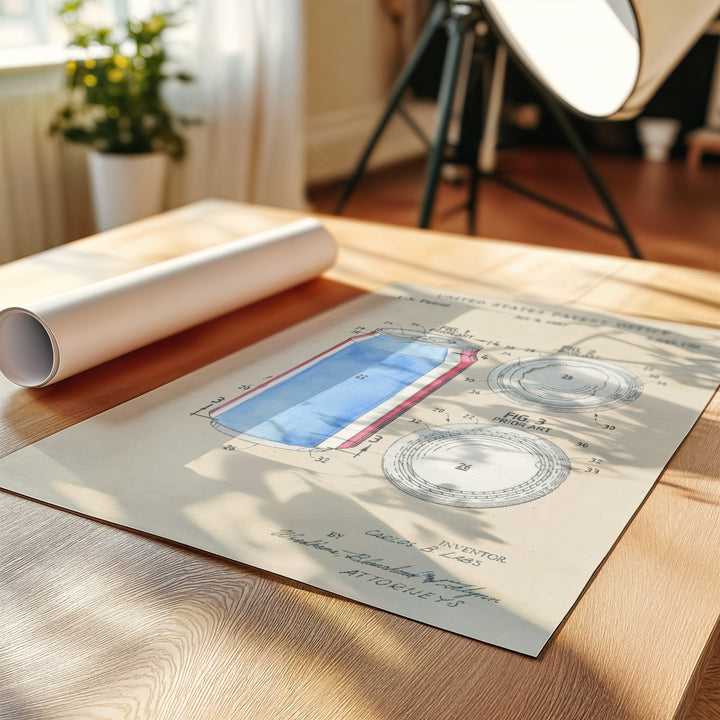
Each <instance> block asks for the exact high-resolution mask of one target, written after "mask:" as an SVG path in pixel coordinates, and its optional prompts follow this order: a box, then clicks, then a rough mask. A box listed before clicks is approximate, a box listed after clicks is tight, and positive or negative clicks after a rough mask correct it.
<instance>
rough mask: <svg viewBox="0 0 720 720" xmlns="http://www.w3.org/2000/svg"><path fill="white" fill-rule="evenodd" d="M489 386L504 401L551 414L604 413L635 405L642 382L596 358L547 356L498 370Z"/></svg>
mask: <svg viewBox="0 0 720 720" xmlns="http://www.w3.org/2000/svg"><path fill="white" fill-rule="evenodd" d="M488 385H489V386H490V388H491V389H492V390H493V391H494V392H495V393H496V394H498V395H500V396H501V397H503V398H505V399H506V400H510V402H513V403H516V404H518V405H524V406H526V407H531V408H536V409H540V410H546V411H551V412H561V413H562V412H601V411H603V410H610V409H611V408H616V407H620V406H621V405H627V404H628V403H631V402H633V401H634V400H636V399H637V398H638V397H640V394H641V393H642V391H643V384H642V381H641V380H640V379H639V378H638V377H636V376H635V375H634V374H633V373H631V372H630V371H629V370H625V369H624V368H620V367H617V366H616V365H612V364H611V363H608V362H604V361H602V360H596V359H595V358H588V357H573V356H566V355H545V356H542V357H530V358H520V359H518V360H512V361H510V362H507V363H504V364H502V365H499V366H498V367H496V368H495V369H494V370H492V372H491V373H490V374H489V375H488Z"/></svg>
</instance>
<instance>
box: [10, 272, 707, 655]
mask: <svg viewBox="0 0 720 720" xmlns="http://www.w3.org/2000/svg"><path fill="white" fill-rule="evenodd" d="M719 368H720V337H719V335H718V333H717V332H715V331H713V330H709V329H705V328H698V327H691V326H681V325H672V324H661V323H655V322H650V321H645V320H640V319H633V318H628V317H622V316H616V315H613V316H611V315H603V314H598V313H596V312H593V311H589V310H583V309H579V308H565V307H557V306H549V305H540V304H532V303H528V302H520V301H518V302H517V303H513V302H511V301H507V300H495V299H492V298H480V297H472V296H467V295H457V296H454V295H452V294H450V293H447V292H444V291H443V292H440V291H437V292H436V291H433V290H430V289H421V288H416V287H400V286H397V287H392V288H388V289H385V290H383V291H381V292H378V293H374V294H368V295H365V296H363V297H362V298H360V299H358V300H355V301H352V302H350V303H347V304H346V305H343V306H341V307H339V308H337V309H335V310H332V311H330V312H328V313H325V314H323V315H320V316H317V317H316V318H314V319H313V320H311V321H309V322H306V323H303V324H300V325H297V326H295V327H294V328H292V329H290V330H288V331H286V332H283V333H281V334H279V335H277V336H274V337H272V338H270V339H268V340H266V341H264V342H261V343H259V344H258V345H256V346H253V347H251V348H248V349H246V350H243V351H241V352H239V353H237V354H234V355H232V356H229V357H227V358H225V359H223V360H221V361H219V362H217V363H214V364H212V365H210V366H208V367H206V368H203V369H201V370H199V371H197V372H194V373H192V374H190V375H188V376H186V377H184V378H181V379H179V380H177V381H175V382H173V383H170V384H168V385H166V386H164V387H162V388H159V389H158V390H156V391H154V392H151V393H148V394H147V395H145V396H142V397H140V398H137V399H136V400H133V401H130V402H128V403H125V404H124V405H121V406H119V407H117V408H114V409H112V410H109V411H107V412H105V413H103V414H101V415H99V416H97V417H95V418H92V419H90V420H87V421H85V422H83V423H80V424H78V425H76V426H74V427H72V428H70V429H68V430H65V431H63V432H60V433H58V434H56V435H54V436H51V437H49V438H47V439H45V440H43V441H41V442H39V443H37V444H36V445H34V446H32V447H29V448H26V449H24V450H21V451H19V452H16V453H14V454H13V455H10V456H8V457H6V458H5V459H3V460H2V461H0V485H1V486H2V487H5V488H7V489H10V490H13V491H16V492H19V493H22V494H24V495H27V496H30V497H33V498H38V499H41V500H43V501H46V502H49V503H53V504H56V505H59V506H61V507H65V508H69V509H72V510H76V511H79V512H82V513H86V514H88V515H91V516H94V517H97V518H100V519H103V520H107V521H111V522H113V523H118V524H120V525H124V526H126V527H128V528H133V529H137V530H141V531H144V532H147V533H151V534H153V535H156V536H160V537H164V538H169V539H172V540H175V541H178V542H181V543H184V544H187V545H190V546H194V547H197V548H200V549H202V550H206V551H209V552H211V553H216V554H219V555H222V556H225V557H228V558H232V559H235V560H238V561H240V562H243V563H248V564H250V565H254V566H257V567H260V568H264V569H266V570H269V571H272V572H275V573H279V574H282V575H285V576H287V577H290V578H294V579H296V580H299V581H302V582H304V583H307V584H309V585H312V586H315V587H318V588H323V589H325V590H329V591H331V592H334V593H337V594H339V595H343V596H346V597H349V598H353V599H355V600H358V601H360V602H363V603H367V604H368V605H372V606H375V607H378V608H382V609H384V610H387V611H390V612H393V613H397V614H399V615H403V616H406V617H409V618H412V619H414V620H417V621H420V622H424V623H428V624H431V625H435V626H437V627H440V628H444V629H446V630H449V631H452V632H456V633H459V634H462V635H466V636H469V637H472V638H476V639H478V640H482V641H485V642H488V643H492V644H495V645H499V646H501V647H504V648H509V649H511V650H515V651H518V652H521V653H525V654H528V655H532V656H536V655H538V653H539V652H540V651H541V649H542V648H543V646H544V645H545V644H546V642H547V641H548V639H549V638H550V637H551V635H552V633H553V632H554V630H555V629H556V628H557V627H558V625H559V624H560V622H561V621H562V619H563V617H564V616H565V615H566V614H567V613H568V612H569V611H570V609H571V607H572V606H573V604H574V603H575V601H576V600H577V598H578V596H579V594H580V593H581V592H582V590H583V588H584V586H585V585H586V584H587V582H588V581H589V579H590V578H591V576H592V574H593V572H594V571H595V569H596V568H597V566H598V565H599V564H600V562H601V561H602V560H603V558H604V557H605V555H606V554H607V553H608V551H609V550H610V548H611V547H612V545H613V544H614V542H615V541H616V539H617V537H618V536H619V534H620V533H621V532H622V530H623V528H624V527H625V525H626V524H627V523H628V522H629V520H630V518H631V517H632V515H633V513H634V512H635V511H636V509H637V508H638V506H639V504H640V503H641V501H642V500H643V498H644V497H645V495H646V494H647V493H648V491H649V490H650V489H651V488H652V486H653V483H654V482H655V480H656V479H657V477H658V475H659V474H660V472H661V471H662V469H663V467H664V466H665V464H666V463H667V462H668V460H669V459H670V457H671V456H672V454H673V453H674V451H675V449H676V448H677V446H678V445H679V443H680V442H681V441H682V439H683V438H684V437H685V435H686V434H687V433H688V431H689V430H690V429H691V427H692V425H693V424H694V422H695V421H696V420H697V418H698V416H699V414H700V413H701V412H702V410H703V408H704V407H705V405H706V404H707V402H708V401H709V400H710V398H711V396H712V394H713V393H714V391H715V388H716V386H717V382H718V370H719Z"/></svg>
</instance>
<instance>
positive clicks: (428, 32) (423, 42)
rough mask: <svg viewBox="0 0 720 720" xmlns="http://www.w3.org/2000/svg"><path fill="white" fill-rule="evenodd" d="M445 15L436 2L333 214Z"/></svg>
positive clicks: (359, 173)
mask: <svg viewBox="0 0 720 720" xmlns="http://www.w3.org/2000/svg"><path fill="white" fill-rule="evenodd" d="M446 15H447V2H446V0H437V2H436V3H435V6H434V7H433V9H432V11H431V13H430V16H429V17H428V19H427V22H426V23H425V27H424V28H423V30H422V33H421V34H420V38H419V39H418V42H417V45H416V46H415V49H414V50H413V54H412V56H411V58H410V60H409V61H408V63H407V64H406V65H405V68H404V69H403V71H402V73H401V74H400V77H399V78H398V79H397V82H396V83H395V87H394V88H393V91H392V94H391V95H390V99H389V100H388V103H387V105H386V107H385V112H384V113H383V115H382V117H381V118H380V121H379V122H378V124H377V126H376V128H375V131H374V132H373V134H372V136H371V137H370V140H369V141H368V143H367V145H366V146H365V149H364V150H363V153H362V155H361V156H360V160H358V163H357V165H356V167H355V171H354V172H353V174H352V176H351V177H350V179H349V180H348V181H347V183H346V184H345V187H344V188H343V192H342V195H341V196H340V199H339V200H338V202H337V204H336V206H335V212H336V213H340V212H342V209H343V207H345V203H346V202H347V200H348V198H349V197H350V195H352V193H353V191H354V190H355V188H356V187H357V184H358V182H360V178H361V177H362V175H363V173H364V172H365V166H366V165H367V163H368V160H369V159H370V155H371V154H372V151H373V150H374V149H375V145H376V144H377V142H378V140H379V139H380V136H381V135H382V134H383V131H384V130H385V127H386V125H387V124H388V122H389V121H390V118H391V117H392V115H393V113H394V112H395V110H396V109H397V106H398V104H399V103H400V100H401V99H402V96H403V95H404V93H405V90H407V88H408V86H409V85H410V80H411V79H412V76H413V73H414V72H415V68H416V67H417V65H418V64H419V62H420V60H421V59H422V57H423V55H424V54H425V51H426V50H427V47H428V45H429V44H430V41H431V40H432V38H433V35H434V34H435V31H436V30H437V29H438V28H439V27H440V26H441V25H442V23H443V22H444V20H445V17H446Z"/></svg>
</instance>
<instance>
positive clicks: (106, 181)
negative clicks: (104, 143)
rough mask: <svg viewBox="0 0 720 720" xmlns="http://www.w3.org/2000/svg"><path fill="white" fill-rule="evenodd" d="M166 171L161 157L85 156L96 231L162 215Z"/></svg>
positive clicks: (102, 154)
mask: <svg viewBox="0 0 720 720" xmlns="http://www.w3.org/2000/svg"><path fill="white" fill-rule="evenodd" d="M167 168H168V156H167V155H165V154H164V153H147V154H138V155H132V154H129V155H121V154H113V153H99V152H96V151H91V152H90V153H88V171H89V174H90V190H91V193H92V200H93V211H94V214H95V225H96V227H97V229H98V230H100V231H102V230H109V229H110V228H114V227H118V226H119V225H125V224H126V223H129V222H132V221H133V220H140V219H141V218H144V217H148V216H149V215H155V214H156V213H159V212H162V211H163V210H164V204H165V184H166V178H167Z"/></svg>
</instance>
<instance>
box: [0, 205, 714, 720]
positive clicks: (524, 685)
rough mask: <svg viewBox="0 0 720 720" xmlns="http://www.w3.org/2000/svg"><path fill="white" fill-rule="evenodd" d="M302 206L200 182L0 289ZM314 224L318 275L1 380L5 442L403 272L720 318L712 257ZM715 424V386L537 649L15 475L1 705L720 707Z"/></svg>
mask: <svg viewBox="0 0 720 720" xmlns="http://www.w3.org/2000/svg"><path fill="white" fill-rule="evenodd" d="M297 216H298V214H297V213H293V212H290V211H283V210H275V209H269V208H258V207H251V206H243V205H239V204H234V203H227V202H220V201H204V202H202V203H198V204H195V205H191V206H188V207H186V208H182V209H180V210H176V211H173V212H171V213H167V214H165V215H161V216H158V217H155V218H151V219H148V220H145V221H142V222H139V223H136V224H133V225H130V226H127V227H125V228H121V229H118V230H113V231H111V232H107V233H104V234H101V235H98V236H95V237H92V238H88V239H86V240H82V241H79V242H76V243H72V244H69V245H66V246H63V247H60V248H56V249H54V250H51V251H48V252H45V253H42V254H39V255H36V256H33V257H30V258H26V259H23V260H20V261H17V262H15V263H11V264H8V265H5V266H3V267H0V302H1V303H2V304H3V305H7V304H11V303H17V302H22V301H25V300H28V299H31V298H34V297H38V296H42V295H45V294H49V293H52V292H56V291H60V290H63V289H68V288H71V287H76V286H80V285H83V284H86V283H89V282H91V281H94V280H98V279H100V278H105V277H110V276H113V275H116V274H119V273H122V272H125V271H128V270H131V269H133V268H137V267H140V266H144V265H147V264H149V263H154V262H157V261H160V260H164V259H166V258H169V257H172V256H175V255H178V254H182V253H186V252H189V251H192V250H194V249H197V248H199V247H203V246H207V245H212V244H215V243H219V242H222V241H225V240H229V239H231V238H234V237H236V236H239V235H245V234H249V233H252V232H254V231H258V230H261V229H265V228H268V227H272V226H275V225H278V224H281V223H284V222H287V221H289V220H292V219H295V218H296V217H297ZM323 220H324V222H325V224H326V226H327V227H328V229H329V230H330V231H331V232H332V233H333V234H334V235H335V237H336V238H337V240H338V242H339V244H340V246H341V252H340V256H339V259H338V262H337V264H336V266H335V267H334V268H333V269H332V270H331V271H329V272H328V273H327V274H326V275H325V276H324V277H323V278H319V279H317V280H315V281H313V282H310V283H307V284H305V285H303V286H301V287H299V288H296V289H294V290H291V291H289V292H286V293H283V294H282V295H279V296H276V297H273V298H270V299H268V300H266V301H263V302H260V303H257V304H256V306H255V307H254V308H253V310H252V312H247V311H238V312H235V313H231V314H229V315H226V316H224V317H221V318H218V319H217V320H215V321H213V322H209V323H207V324H205V325H203V326H200V327H196V328H193V329H191V330H189V331H187V332H184V333H182V334H179V335H177V336H174V337H172V338H169V339H167V340H164V341H161V342H157V343H155V344H153V345H151V346H149V347H146V348H143V349H142V350H139V351H137V352H134V353H131V354H129V355H127V356H125V357H122V358H119V359H117V360H115V361H113V362H109V363H107V364H105V365H103V366H101V367H98V368H95V369H93V370H90V371H88V372H86V373H83V374H82V375H81V376H76V377H74V378H71V379H69V380H66V381H64V382H62V383H59V384H58V385H55V386H51V387H49V388H45V389H41V390H24V389H20V388H17V387H15V386H13V385H11V384H10V383H9V382H8V381H5V380H2V381H1V382H0V405H1V408H2V418H1V420H0V455H5V454H7V453H10V452H12V451H14V450H17V449H19V448H21V447H24V446H26V445H28V444H30V443H32V442H34V441H37V440H39V439H40V438H42V437H44V436H46V435H48V434H50V433H53V432H56V431H58V430H61V429H63V428H65V427H68V426H69V425H72V424H73V423H76V422H78V421H79V420H81V419H84V418H87V417H90V416H92V415H94V414H96V413H98V412H101V411H102V410H105V409H107V408H109V407H112V406H114V405H116V404H118V403H120V402H123V401H125V400H128V399H130V398H133V397H136V396H137V395H139V394H141V393H145V392H147V391H149V390H151V389H153V388H155V387H157V386H159V385H161V384H163V383H165V382H168V381H169V380H172V379H174V378H176V377H178V376H180V375H183V374H185V373H188V372H190V371H192V370H194V369H196V368H199V367H201V366H203V365H205V364H206V363H208V362H210V361H212V360H215V359H217V358H219V357H221V356H223V355H226V354H227V353H229V352H232V351H235V350H237V349H239V348H241V347H243V346H246V345H248V344H250V343H252V342H255V341H257V340H259V339H260V338H262V337H264V336H266V335H268V334H270V333H274V332H277V331H279V330H281V329H283V328H285V327H288V326H290V325H292V324H294V323H296V322H297V321H299V320H301V319H303V318H306V317H309V316H311V315H313V314H315V313H317V312H319V311H321V310H323V309H327V308H330V307H332V306H334V305H336V304H338V303H340V302H342V301H344V300H347V299H349V298H352V297H355V296H357V295H359V294H360V293H362V292H363V291H364V290H366V289H372V288H375V287H377V286H379V285H382V284H385V283H387V282H391V281H411V282H421V283H429V284H434V285H439V286H443V287H452V288H458V289H465V290H471V291H475V292H479V293H483V294H487V295H495V296H523V297H525V298H534V299H539V300H544V301H549V302H558V303H565V304H573V303H579V304H582V305H584V306H586V307H591V308H596V309H599V310H612V311H620V312H626V313H630V314H636V315H641V316H646V317H653V318H661V319H668V320H677V321H682V322H691V323H697V324H706V325H714V326H720V303H719V302H718V300H719V299H720V298H719V297H718V289H719V288H720V277H718V275H715V274H713V273H706V272H702V271H696V270H690V269H684V268H678V267H670V266H663V265H658V264H653V263H648V262H642V261H633V260H626V259H623V258H616V257H604V256H599V255H591V254H585V253H573V252H567V251H554V250H541V249H533V248H530V247H527V246H523V245H519V244H512V243H503V242H495V241H489V240H478V239H469V238H467V239H466V238H462V237H458V236H450V235H442V234H439V233H433V232H427V231H417V230H407V229H398V228H390V227H387V226H382V225H372V224H367V223H360V222H354V221H348V220H343V219H339V218H330V217H328V218H324V219H323ZM719 423H720V401H719V399H718V397H717V396H716V397H715V399H714V400H713V402H711V403H710V405H709V407H708V408H707V410H706V411H705V413H704V414H703V416H702V418H701V419H700V421H699V422H698V423H697V425H696V426H695V428H694V429H693V431H692V432H691V434H690V435H689V437H688V438H687V439H686V440H685V442H684V443H683V445H682V446H681V447H680V449H679V450H678V451H677V453H676V454H675V456H674V457H673V460H672V462H671V463H670V465H669V467H668V468H667V469H666V471H665V472H664V473H663V475H662V476H661V478H660V480H659V483H658V484H657V485H656V487H655V489H654V490H653V491H652V492H651V493H650V495H649V497H648V499H647V500H646V502H645V503H644V504H643V506H642V507H641V509H640V510H639V512H638V513H637V515H636V516H635V518H634V519H633V520H632V522H631V524H630V525H629V527H628V529H627V530H626V532H625V533H624V534H623V536H622V537H621V539H620V540H619V542H618V543H617V545H616V546H615V548H614V549H613V551H612V553H611V554H610V555H609V557H608V559H607V560H606V562H605V563H604V564H603V565H602V566H601V568H600V570H599V571H598V572H597V574H596V576H595V577H594V579H593V580H592V582H591V583H590V585H589V586H588V588H587V590H586V592H585V593H584V595H583V596H582V598H581V599H580V601H579V602H578V603H577V605H576V606H575V608H574V609H573V610H572V612H571V613H570V615H569V617H568V619H567V621H566V622H565V623H564V624H563V626H562V627H561V629H560V630H559V631H558V632H557V633H556V634H555V636H554V637H553V639H552V640H551V641H550V643H549V645H548V646H547V647H546V648H545V650H544V651H543V653H542V654H541V656H540V657H539V658H538V659H532V658H528V657H524V656H521V655H518V654H516V653H512V652H508V651H505V650H500V649H498V648H495V647H492V646H489V645H485V644H483V643H480V642H476V641H473V640H469V639H466V638H462V637H458V636H455V635H452V634H451V633H447V632H443V631H441V630H437V629H435V628H431V627H427V626H424V625H421V624H419V623H416V622H412V621H409V620H405V619H402V618H399V617H395V616H393V615H390V614H388V613H385V612H382V611H379V610H375V609H372V608H369V607H365V606H361V605H359V604H356V603H354V602H352V601H349V600H346V599H343V598H339V597H335V596H332V595H329V594H327V593H323V592H320V591H317V590H314V589H312V588H308V587H304V586H301V585H299V584H297V583H294V582H291V581H288V580H285V579H283V578H280V577H276V576H273V575H271V574H269V573H265V572H260V571H257V570H254V569H252V568H250V567H246V566H242V565H239V564H237V563H233V562H228V561H224V560H221V559H217V558H213V557H209V556H207V555H203V554H201V553H197V552H195V551H191V550H189V549H186V548H182V547H178V546H175V545H172V544H170V543H166V542H160V541H157V540H154V539H152V538H148V537H144V536H141V535H138V534H133V533H130V532H127V531H124V530H122V529H119V528H115V527H111V526H108V525H104V524H101V523H98V522H95V521H92V520H90V519H87V518H84V517H80V516H77V515H73V514H70V513H67V512H63V511H61V510H57V509H55V508H51V507H48V506H45V505H42V504H40V503H35V502H31V501H28V500H25V499H23V498H20V497H17V496H14V495H11V494H9V493H0V505H1V506H2V523H1V524H0V548H1V549H0V553H1V556H2V557H1V559H2V561H1V562H0V718H3V719H8V720H9V719H10V718H12V719H13V720H24V719H30V718H32V719H38V718H42V719H43V720H50V719H53V720H54V719H56V718H67V719H72V720H80V719H81V718H152V720H160V719H161V718H168V719H172V720H179V719H180V718H182V719H186V718H212V719H213V720H216V719H221V718H222V719H223V720H225V719H226V718H252V719H253V720H261V719H262V718H278V719H280V718H282V720H291V719H294V718H297V719H300V718H303V719H305V718H308V719H309V718H315V719H318V720H320V719H322V720H341V719H344V718H354V719H357V720H372V719H377V720H380V719H383V720H390V719H391V720H401V719H402V718H408V719H412V720H421V719H422V718H432V720H438V719H439V718H453V719H461V718H483V719H486V718H487V719H492V720H496V719H499V718H508V719H510V718H512V719H513V720H517V719H522V720H533V719H538V720H547V719H548V718H568V719H570V718H572V719H573V720H578V719H579V718H608V719H611V720H637V719H639V718H642V719H648V720H660V719H661V718H668V719H670V718H679V717H683V716H685V714H686V713H687V712H688V711H689V712H690V717H694V718H699V717H703V718H711V717H719V716H720V714H719V713H720V711H719V708H720V696H719V695H718V688H719V687H720V681H719V680H718V679H719V678H720V659H719V658H718V655H716V656H715V657H714V658H713V656H712V651H713V647H714V642H715V639H716V634H717V628H718V618H719V617H720V510H719V508H720V473H719V472H718V467H719V460H720V451H719V440H720V426H719ZM708 668H709V669H708ZM703 678H704V682H703V685H702V688H701V691H700V692H699V693H698V694H697V695H696V693H695V691H696V688H697V687H698V684H699V683H700V681H701V680H703ZM693 701H694V704H693ZM714 702H716V703H718V704H714ZM691 706H692V708H691Z"/></svg>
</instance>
